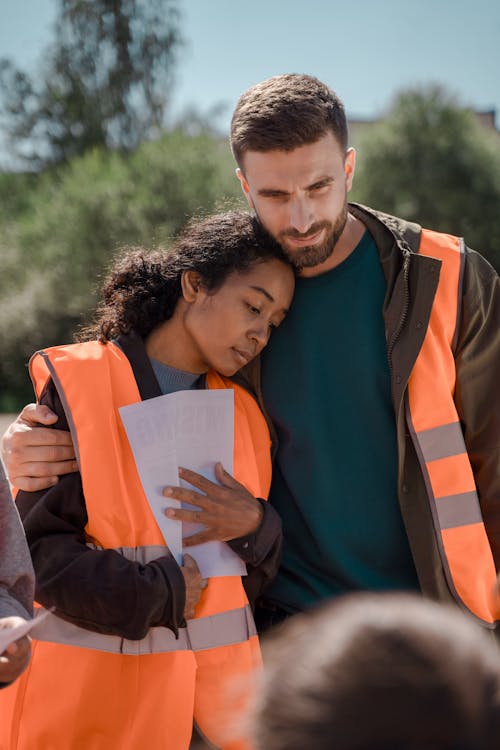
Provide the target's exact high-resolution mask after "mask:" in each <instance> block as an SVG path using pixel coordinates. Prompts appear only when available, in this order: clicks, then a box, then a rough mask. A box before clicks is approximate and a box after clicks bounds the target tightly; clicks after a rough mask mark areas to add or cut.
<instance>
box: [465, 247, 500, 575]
mask: <svg viewBox="0 0 500 750" xmlns="http://www.w3.org/2000/svg"><path fill="white" fill-rule="evenodd" d="M455 358H456V372H457V380H456V389H455V403H456V406H457V410H458V414H459V417H460V421H461V424H462V428H463V432H464V439H465V444H466V448H467V453H468V455H469V458H470V461H471V465H472V470H473V472H474V477H475V481H476V486H477V490H478V495H479V501H480V504H481V509H482V513H483V518H484V523H485V528H486V532H487V534H488V538H489V540H490V544H491V548H492V552H493V557H494V559H495V565H496V569H497V571H498V570H500V472H499V470H498V467H499V466H500V387H499V373H500V282H499V278H498V275H497V273H496V272H495V271H494V269H493V268H492V267H491V266H490V265H489V263H488V262H487V261H486V260H485V259H484V258H483V257H482V256H481V255H479V254H478V253H476V252H474V251H471V250H467V251H466V257H465V269H464V278H463V298H462V309H461V318H460V321H459V335H458V340H457V347H456V354H455Z"/></svg>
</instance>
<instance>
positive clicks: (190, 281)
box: [181, 271, 202, 302]
mask: <svg viewBox="0 0 500 750" xmlns="http://www.w3.org/2000/svg"><path fill="white" fill-rule="evenodd" d="M201 288H202V278H201V276H200V274H199V273H198V272H197V271H183V272H182V276H181V289H182V296H183V298H184V300H185V301H186V302H194V301H195V299H196V298H197V296H198V293H199V291H200V289H201Z"/></svg>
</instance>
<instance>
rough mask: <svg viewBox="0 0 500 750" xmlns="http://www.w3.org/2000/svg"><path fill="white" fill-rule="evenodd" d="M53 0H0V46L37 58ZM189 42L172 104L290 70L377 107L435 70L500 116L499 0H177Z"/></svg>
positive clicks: (217, 95)
mask: <svg viewBox="0 0 500 750" xmlns="http://www.w3.org/2000/svg"><path fill="white" fill-rule="evenodd" d="M56 7H57V4H56V2H55V0H0V56H5V57H9V58H11V59H13V60H14V61H15V62H16V63H17V64H18V65H19V66H20V67H22V68H25V69H27V70H31V71H32V70H33V69H34V68H35V66H36V64H37V61H38V60H39V56H40V53H41V51H42V50H43V47H44V46H45V45H46V44H47V42H48V41H49V40H50V29H51V24H52V22H53V20H54V17H55V11H56ZM179 7H180V10H181V13H182V19H183V20H182V29H183V34H184V37H185V39H186V47H185V49H184V50H183V51H182V53H181V56H180V61H179V65H178V68H177V80H176V88H175V91H174V99H173V114H178V113H179V112H181V111H182V110H183V109H184V108H186V107H189V106H195V107H197V108H198V109H199V110H201V111H202V112H208V111H209V110H210V109H211V108H212V107H214V106H216V105H218V104H222V105H225V109H224V110H223V114H222V115H220V116H219V119H218V124H219V126H220V127H221V129H223V130H225V129H227V127H228V123H229V119H230V114H231V110H232V107H233V106H234V103H235V102H236V100H237V98H238V96H239V94H240V93H241V92H242V91H244V90H245V89H246V88H248V87H249V86H251V85H252V84H253V83H256V82H257V81H260V80H263V79H264V78H267V77H269V76H271V75H275V74H277V73H283V72H304V73H309V74H312V75H316V76H318V77H319V78H321V79H322V80H324V81H325V82H326V83H328V84H329V85H330V86H332V88H334V89H335V90H336V91H337V93H338V94H339V96H340V97H341V98H342V99H343V101H344V103H345V105H346V109H347V112H348V115H350V116H351V117H363V118H364V117H366V118H370V117H377V116H379V115H380V114H382V113H383V111H384V109H386V108H387V107H388V106H389V105H390V103H391V100H392V98H393V97H394V95H395V93H396V92H397V91H398V90H400V89H402V88H404V87H407V86H411V85H415V84H423V83H427V82H431V81H432V82H440V83H443V84H444V85H446V86H447V87H448V88H449V89H450V90H451V91H452V92H453V93H454V94H456V96H457V97H458V99H459V101H460V102H461V103H463V104H464V105H467V106H472V107H474V108H475V109H479V110H481V109H482V110H488V109H496V111H497V126H498V127H500V2H498V0H418V2H417V1H416V0H413V1H412V2H409V1H408V0H356V2H349V0H342V1H338V0H180V2H179Z"/></svg>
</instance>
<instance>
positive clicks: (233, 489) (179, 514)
mask: <svg viewBox="0 0 500 750" xmlns="http://www.w3.org/2000/svg"><path fill="white" fill-rule="evenodd" d="M215 475H216V477H217V479H218V480H219V482H220V483H221V485H222V487H221V486H220V485H218V484H215V483H214V482H210V480H208V479H205V477H202V476H201V475H200V474H197V473H196V472H194V471H189V469H179V476H180V477H181V479H184V480H185V481H186V482H189V484H192V485H193V486H194V487H197V488H198V489H199V490H201V493H200V492H196V491H195V490H185V489H183V488H182V487H166V488H165V490H164V491H163V494H164V495H165V496H166V497H173V498H175V499H176V500H180V501H181V502H184V503H189V504H190V505H195V506H197V507H198V508H199V510H185V509H183V508H178V509H177V508H167V510H166V511H165V515H166V516H168V518H173V519H175V520H177V521H192V522H195V523H202V524H204V525H205V526H206V527H207V528H206V529H203V530H202V531H198V532H197V533H196V534H193V535H192V536H190V537H187V538H185V539H184V540H183V545H184V547H192V546H193V545H195V544H202V543H203V542H213V541H218V542H227V541H228V540H229V539H237V538H238V537H241V536H247V534H253V532H254V531H256V530H257V529H258V527H259V526H260V523H261V521H262V516H263V513H264V511H263V510H262V507H261V505H260V503H259V501H258V500H256V499H255V498H254V496H253V495H251V494H250V492H248V490H247V489H245V487H243V485H242V484H240V483H239V482H237V481H236V479H234V478H233V477H232V476H231V475H230V474H228V473H227V471H224V469H223V468H222V465H221V464H220V463H218V464H216V467H215Z"/></svg>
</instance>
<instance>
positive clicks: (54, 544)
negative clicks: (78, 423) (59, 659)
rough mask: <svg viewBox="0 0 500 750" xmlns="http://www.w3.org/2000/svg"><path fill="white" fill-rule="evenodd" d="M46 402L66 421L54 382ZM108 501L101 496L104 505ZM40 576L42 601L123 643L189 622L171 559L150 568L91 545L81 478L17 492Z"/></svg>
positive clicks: (68, 477)
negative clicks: (86, 530)
mask: <svg viewBox="0 0 500 750" xmlns="http://www.w3.org/2000/svg"><path fill="white" fill-rule="evenodd" d="M41 402H42V403H44V404H47V405H48V406H50V408H51V409H53V410H54V411H55V412H56V413H57V414H58V415H60V420H59V422H58V423H57V425H56V428H58V429H65V428H66V420H65V418H64V414H63V411H62V407H61V404H60V401H59V398H58V396H57V393H56V391H55V387H54V386H53V385H52V384H49V386H48V388H47V389H46V391H45V393H44V394H43V395H42V399H41ZM105 501H106V500H105V498H102V502H103V503H104V502H105ZM16 502H17V505H18V508H19V512H20V515H21V518H22V520H23V523H24V527H25V530H26V537H27V540H28V544H29V547H30V551H31V555H32V559H33V565H34V568H35V573H36V592H35V596H36V599H37V601H38V602H40V604H42V605H43V606H45V607H51V606H54V607H55V611H56V614H57V615H58V616H60V617H62V618H63V619H65V620H68V621H70V622H72V623H74V624H75V625H79V626H81V627H84V628H87V629H88V630H94V631H96V632H99V633H105V634H109V635H118V636H121V637H122V638H130V639H134V640H135V639H140V638H143V637H144V636H145V635H146V633H147V631H148V630H149V628H151V627H155V626H164V627H167V628H170V629H171V630H173V631H174V632H175V633H176V632H177V628H179V627H181V626H182V625H184V624H185V623H184V619H183V612H184V605H185V586H184V577H183V575H182V572H181V569H180V568H179V566H178V565H177V563H176V562H175V560H174V558H173V557H172V556H171V555H165V556H164V557H160V558H158V559H157V560H154V561H152V562H150V563H148V564H146V565H144V564H141V563H137V562H133V561H130V560H127V559H126V558H124V557H123V556H122V555H120V554H119V553H118V552H116V551H115V550H95V549H91V548H90V547H88V546H87V539H86V535H85V526H86V524H87V520H88V519H87V511H86V507H85V499H84V496H83V489H82V483H81V477H80V474H79V473H74V474H68V475H66V476H64V477H61V478H60V480H59V482H58V483H57V484H56V485H55V486H54V487H51V488H50V489H48V490H42V491H40V492H23V491H20V492H18V494H17V498H16Z"/></svg>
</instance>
